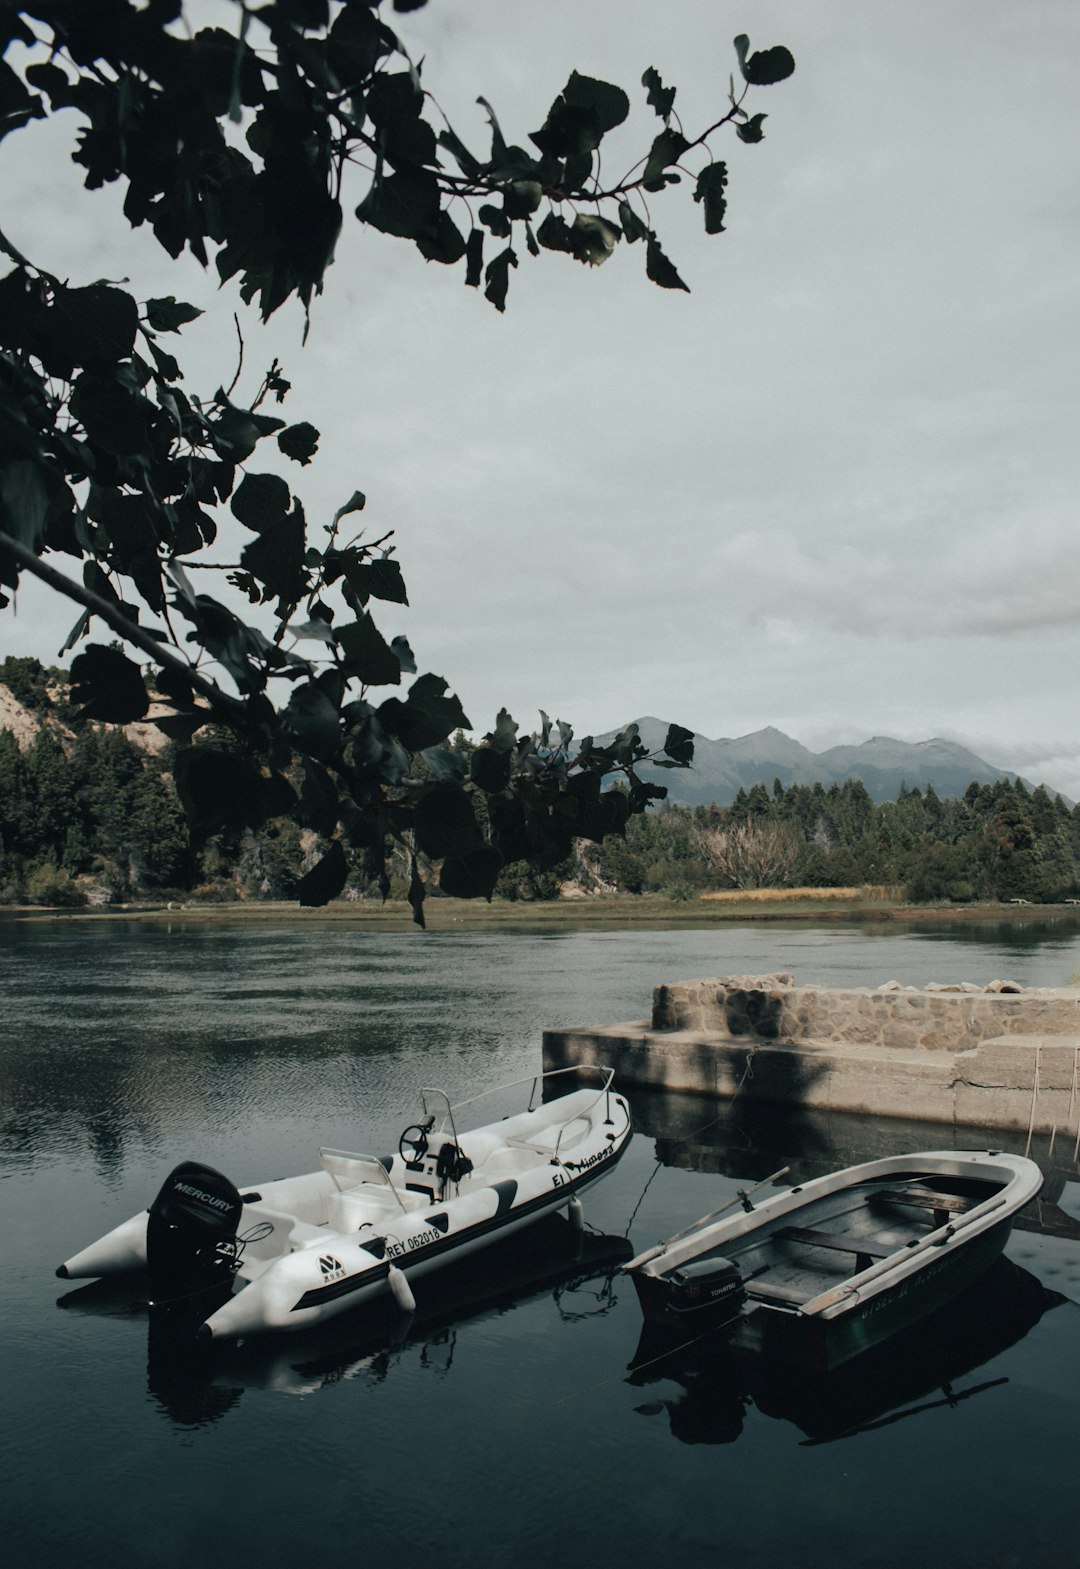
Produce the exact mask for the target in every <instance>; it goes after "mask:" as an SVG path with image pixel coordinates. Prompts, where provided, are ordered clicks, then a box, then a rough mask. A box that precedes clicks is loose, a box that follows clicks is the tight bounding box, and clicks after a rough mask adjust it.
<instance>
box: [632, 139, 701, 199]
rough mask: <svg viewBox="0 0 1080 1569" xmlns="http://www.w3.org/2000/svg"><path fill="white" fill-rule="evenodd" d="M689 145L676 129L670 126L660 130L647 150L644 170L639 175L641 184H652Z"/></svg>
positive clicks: (676, 160) (675, 161) (647, 185)
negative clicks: (647, 154)
mask: <svg viewBox="0 0 1080 1569" xmlns="http://www.w3.org/2000/svg"><path fill="white" fill-rule="evenodd" d="M689 145H690V143H689V142H688V141H687V140H686V137H685V136H680V135H679V133H678V131H673V130H672V129H671V127H670V126H669V127H668V128H667V129H666V130H664V131H661V132H660V134H659V136H657V137H656V138H655V140H654V141H653V144H652V147H651V148H650V150H649V156H648V159H647V161H646V164H645V170H644V173H643V174H642V176H641V180H642V184H643V185H645V186H646V188H648V187H650V186H654V185H655V184H656V182H657V181H658V180H659V179H660V177H661V175H662V174H663V172H664V170H665V169H666V168H667V166H668V165H669V164H672V163H677V162H678V160H679V159H680V158H681V157H682V155H683V153H684V152H685V151H686V149H687V148H688V147H689Z"/></svg>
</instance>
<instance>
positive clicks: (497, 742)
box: [484, 708, 520, 860]
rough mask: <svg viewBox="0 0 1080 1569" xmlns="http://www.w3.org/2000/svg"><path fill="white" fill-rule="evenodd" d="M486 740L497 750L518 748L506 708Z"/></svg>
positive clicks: (500, 711)
mask: <svg viewBox="0 0 1080 1569" xmlns="http://www.w3.org/2000/svg"><path fill="white" fill-rule="evenodd" d="M484 741H485V742H486V744H487V745H488V746H493V747H494V748H495V750H496V751H497V752H512V751H514V750H515V749H516V747H517V725H516V724H515V723H514V721H513V720H512V719H511V717H510V715H509V714H508V713H507V712H506V709H505V708H500V709H499V714H498V718H497V719H496V720H495V728H494V730H492V731H491V733H490V735H486V736H485V737H484ZM512 859H513V860H519V859H520V857H519V856H513V857H512Z"/></svg>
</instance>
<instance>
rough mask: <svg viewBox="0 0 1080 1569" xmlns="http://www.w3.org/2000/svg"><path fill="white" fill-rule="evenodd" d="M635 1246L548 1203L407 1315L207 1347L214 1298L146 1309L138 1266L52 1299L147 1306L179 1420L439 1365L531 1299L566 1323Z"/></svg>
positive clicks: (591, 1314) (154, 1361) (605, 1304)
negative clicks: (259, 1397)
mask: <svg viewBox="0 0 1080 1569" xmlns="http://www.w3.org/2000/svg"><path fill="white" fill-rule="evenodd" d="M632 1253H633V1248H632V1246H631V1244H630V1243H629V1242H628V1241H627V1240H626V1238H625V1237H617V1236H604V1235H601V1234H599V1233H596V1232H590V1231H584V1232H581V1231H575V1230H574V1229H573V1228H572V1227H571V1226H570V1224H569V1223H568V1222H567V1221H566V1219H565V1218H564V1217H563V1216H561V1215H551V1216H547V1217H545V1219H543V1220H541V1221H538V1222H537V1223H536V1224H535V1225H533V1226H531V1227H529V1228H528V1230H527V1232H526V1234H525V1235H523V1236H520V1237H511V1238H508V1239H507V1240H506V1241H505V1242H503V1243H500V1244H498V1245H496V1246H495V1247H492V1248H490V1249H487V1250H485V1252H484V1253H483V1254H481V1255H479V1256H478V1257H476V1258H474V1259H469V1260H463V1261H462V1262H461V1263H458V1264H454V1265H450V1266H448V1267H447V1268H446V1269H443V1270H440V1271H439V1273H438V1275H437V1276H436V1277H434V1279H433V1281H432V1282H431V1284H429V1285H428V1287H427V1289H426V1290H425V1284H424V1282H419V1283H418V1284H417V1289H416V1295H417V1299H418V1305H417V1311H416V1312H415V1313H414V1314H412V1315H409V1316H407V1317H406V1316H403V1315H402V1314H401V1313H400V1312H399V1311H398V1310H396V1309H395V1308H394V1306H393V1305H392V1303H390V1302H389V1301H387V1302H386V1303H385V1304H381V1305H379V1306H377V1307H376V1308H374V1309H368V1310H365V1311H364V1312H362V1313H360V1314H356V1313H353V1314H346V1315H344V1316H343V1317H341V1318H339V1319H335V1320H332V1321H331V1322H330V1323H328V1324H325V1325H322V1326H319V1327H317V1328H315V1329H312V1330H310V1331H306V1332H305V1331H299V1332H297V1333H294V1334H289V1335H277V1336H269V1337H265V1338H260V1337H255V1338H253V1339H251V1340H248V1341H244V1342H240V1343H238V1344H237V1345H235V1346H209V1347H206V1346H204V1345H203V1344H202V1343H200V1342H198V1341H197V1340H196V1339H195V1338H194V1335H193V1329H194V1327H195V1326H196V1325H197V1324H198V1323H200V1322H201V1321H202V1319H203V1318H204V1317H205V1315H206V1312H207V1311H209V1310H210V1309H209V1308H208V1307H207V1305H206V1304H205V1303H200V1304H199V1306H198V1308H197V1310H196V1311H194V1312H189V1313H187V1314H184V1313H182V1312H173V1313H159V1312H153V1313H149V1312H148V1310H147V1303H146V1293H147V1291H148V1282H147V1280H146V1278H145V1277H138V1278H132V1277H129V1278H128V1279H127V1280H124V1281H117V1280H112V1281H104V1280H102V1281H93V1282H91V1284H89V1285H87V1286H81V1287H79V1288H78V1289H77V1290H75V1291H70V1292H67V1293H66V1294H65V1295H64V1296H62V1297H61V1298H60V1299H59V1300H58V1303H57V1306H58V1307H62V1308H64V1309H65V1310H67V1311H69V1312H77V1313H84V1314H87V1315H90V1316H92V1317H95V1318H107V1317H129V1316H132V1315H139V1314H146V1316H147V1320H148V1326H147V1387H148V1390H149V1393H150V1394H151V1396H152V1397H153V1399H154V1401H155V1403H156V1404H157V1406H158V1408H159V1409H160V1410H161V1411H162V1412H163V1413H164V1415H166V1416H167V1417H168V1418H169V1420H170V1421H171V1422H172V1423H174V1424H175V1425H176V1426H178V1427H183V1428H190V1427H202V1426H205V1425H206V1424H207V1423H211V1422H215V1421H218V1420H220V1419H221V1418H222V1417H224V1416H226V1415H227V1414H228V1413H229V1412H230V1411H231V1410H233V1409H234V1408H235V1407H236V1405H237V1404H238V1402H239V1401H240V1399H241V1396H242V1394H243V1393H244V1391H245V1390H249V1389H258V1390H266V1391H272V1392H274V1393H278V1394H291V1395H311V1394H315V1393H316V1392H318V1391H319V1390H321V1389H325V1388H327V1387H329V1386H331V1385H334V1384H339V1383H341V1382H343V1381H344V1380H351V1379H361V1380H365V1381H367V1382H368V1383H371V1384H380V1383H383V1382H384V1381H385V1380H386V1379H388V1378H389V1377H391V1376H392V1375H393V1374H395V1373H398V1374H400V1372H401V1370H402V1367H403V1364H406V1363H408V1364H410V1365H411V1366H413V1367H419V1368H420V1369H422V1370H425V1371H426V1372H428V1373H434V1374H436V1375H441V1376H446V1375H447V1374H448V1373H449V1372H450V1370H451V1368H452V1366H453V1361H454V1352H455V1348H456V1345H457V1334H458V1329H459V1328H460V1327H461V1326H463V1325H464V1324H465V1323H467V1322H469V1321H471V1320H474V1319H482V1318H494V1317H498V1316H499V1315H501V1314H503V1313H507V1312H509V1311H511V1310H512V1309H513V1308H515V1307H517V1306H520V1305H522V1304H524V1303H527V1302H529V1301H537V1300H539V1299H541V1298H544V1297H547V1298H550V1300H551V1301H552V1302H553V1303H554V1306H555V1308H556V1311H557V1314H558V1317H559V1320H560V1321H561V1322H562V1323H565V1324H573V1323H575V1322H580V1321H582V1320H584V1319H592V1318H596V1317H603V1316H605V1315H606V1314H607V1313H608V1312H610V1310H611V1309H612V1307H613V1306H614V1303H615V1291H614V1286H615V1282H616V1281H617V1280H618V1279H619V1278H620V1276H619V1266H620V1265H621V1264H623V1263H625V1262H626V1261H627V1260H628V1259H629V1258H630V1257H631V1256H632ZM212 1306H213V1304H210V1307H211V1308H212Z"/></svg>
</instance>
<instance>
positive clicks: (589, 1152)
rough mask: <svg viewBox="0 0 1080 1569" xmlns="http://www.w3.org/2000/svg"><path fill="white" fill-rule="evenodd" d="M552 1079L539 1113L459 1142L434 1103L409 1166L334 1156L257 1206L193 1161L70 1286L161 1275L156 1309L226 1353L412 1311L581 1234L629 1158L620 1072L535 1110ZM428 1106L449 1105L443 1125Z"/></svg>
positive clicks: (403, 1144)
mask: <svg viewBox="0 0 1080 1569" xmlns="http://www.w3.org/2000/svg"><path fill="white" fill-rule="evenodd" d="M558 1071H560V1072H562V1071H565V1070H558ZM551 1077H553V1075H543V1076H540V1075H538V1076H537V1077H536V1078H535V1079H533V1080H526V1081H521V1082H524V1083H531V1084H532V1091H533V1093H532V1094H531V1095H530V1097H529V1106H528V1108H527V1110H525V1111H523V1112H519V1113H517V1114H514V1115H511V1116H507V1117H504V1118H502V1119H501V1120H500V1121H498V1122H494V1123H489V1124H487V1125H484V1126H481V1127H478V1128H474V1129H473V1130H471V1131H469V1132H463V1133H462V1134H461V1135H460V1136H459V1134H458V1132H457V1130H456V1127H455V1121H454V1113H455V1111H457V1110H460V1109H461V1108H460V1107H459V1108H455V1107H451V1105H450V1103H449V1101H448V1100H447V1099H446V1097H445V1096H444V1095H443V1094H442V1092H441V1091H434V1090H428V1091H424V1092H423V1103H424V1109H425V1116H424V1118H423V1120H422V1121H421V1122H418V1123H414V1124H410V1126H409V1127H407V1128H406V1130H405V1132H404V1133H403V1134H402V1136H401V1139H400V1140H399V1147H398V1153H397V1154H396V1155H392V1156H391V1155H383V1156H372V1155H360V1154H351V1153H349V1152H347V1151H342V1150H330V1149H323V1150H321V1151H320V1162H321V1166H320V1169H319V1170H317V1171H313V1172H309V1173H306V1174H305V1175H302V1176H298V1177H287V1178H281V1179H275V1180H274V1181H272V1182H267V1183H263V1184H260V1185H258V1186H257V1187H255V1188H252V1189H249V1190H248V1191H246V1192H243V1193H241V1192H240V1191H239V1190H237V1189H236V1188H235V1187H233V1185H232V1184H231V1182H229V1180H228V1178H225V1177H222V1175H221V1174H220V1173H219V1172H214V1171H212V1170H211V1169H210V1168H209V1167H204V1166H200V1165H198V1164H196V1163H192V1162H185V1163H184V1164H183V1165H181V1166H178V1167H176V1168H175V1169H174V1170H173V1171H172V1172H171V1173H170V1174H169V1176H168V1178H167V1179H166V1181H165V1184H164V1186H163V1188H162V1190H161V1192H160V1194H159V1195H158V1199H157V1200H155V1203H154V1205H152V1206H151V1209H150V1211H149V1212H145V1211H144V1212H142V1213H140V1214H138V1215H135V1216H132V1217H131V1219H130V1220H128V1221H125V1222H124V1223H123V1224H122V1225H120V1226H118V1227H116V1228H114V1230H113V1231H111V1232H109V1233H108V1234H107V1235H106V1236H104V1237H101V1238H99V1239H98V1241H97V1242H95V1243H92V1244H91V1245H90V1246H89V1247H88V1248H84V1249H83V1250H82V1251H81V1252H80V1253H77V1254H75V1255H73V1256H72V1257H71V1258H69V1259H68V1260H66V1262H65V1263H64V1264H62V1265H61V1266H60V1268H59V1270H57V1274H58V1275H60V1276H61V1277H62V1278H64V1279H78V1278H87V1277H102V1276H108V1275H114V1274H118V1273H123V1272H129V1271H132V1270H141V1269H147V1268H148V1269H149V1274H150V1280H151V1290H152V1294H153V1300H152V1301H151V1303H150V1306H151V1308H153V1309H156V1310H157V1311H159V1312H162V1313H163V1312H172V1313H173V1314H174V1315H175V1316H176V1317H178V1318H179V1317H183V1318H184V1319H186V1320H187V1321H189V1322H190V1323H192V1324H193V1325H198V1326H199V1327H198V1334H199V1335H200V1337H201V1338H203V1339H212V1340H214V1339H228V1338H232V1339H237V1338H242V1337H246V1336H249V1335H254V1334H259V1333H263V1332H266V1331H292V1330H298V1329H304V1328H310V1327H312V1326H314V1325H318V1324H320V1323H323V1322H324V1321H326V1320H328V1319H331V1318H336V1317H338V1316H339V1315H342V1314H345V1313H349V1312H352V1311H354V1310H356V1309H358V1308H359V1309H362V1308H364V1307H368V1306H370V1305H372V1304H373V1303H376V1302H384V1301H386V1300H387V1299H388V1298H389V1297H393V1298H394V1300H395V1301H396V1302H397V1305H398V1306H399V1307H400V1308H401V1309H402V1310H403V1311H406V1312H411V1311H412V1310H413V1309H414V1307H415V1306H416V1299H415V1297H414V1295H413V1289H412V1283H413V1282H416V1281H422V1280H423V1279H424V1278H425V1277H427V1276H428V1275H430V1274H432V1273H434V1272H435V1271H436V1270H438V1269H441V1268H443V1267H444V1266H445V1265H446V1264H448V1263H449V1262H450V1261H452V1260H465V1259H468V1258H469V1257H471V1256H472V1255H474V1254H475V1253H477V1252H478V1251H480V1250H481V1249H484V1248H487V1247H489V1246H490V1245H491V1244H493V1243H494V1242H497V1241H499V1240H501V1239H502V1238H504V1237H510V1236H512V1235H514V1234H515V1233H517V1232H519V1231H521V1230H523V1229H524V1228H525V1227H527V1226H531V1225H533V1224H535V1223H536V1222H537V1221H539V1220H540V1219H542V1218H543V1217H544V1216H547V1215H555V1214H558V1213H559V1212H560V1211H563V1212H567V1213H568V1215H569V1217H570V1219H571V1222H572V1223H573V1224H575V1225H576V1226H577V1227H579V1228H580V1225H581V1208H580V1204H579V1200H578V1195H579V1194H580V1193H581V1192H583V1191H584V1190H585V1189H586V1188H588V1187H591V1186H592V1184H593V1183H595V1182H597V1181H599V1180H600V1179H601V1178H602V1177H604V1176H605V1175H606V1174H607V1173H608V1172H609V1171H610V1170H612V1169H613V1167H614V1166H615V1165H616V1164H617V1162H618V1161H619V1159H620V1158H621V1156H622V1155H623V1153H624V1151H625V1149H626V1147H627V1145H628V1144H629V1142H630V1139H631V1136H632V1121H631V1116H630V1108H629V1106H628V1105H627V1103H626V1101H625V1100H624V1099H623V1098H622V1096H620V1095H617V1094H615V1093H614V1092H613V1091H612V1090H611V1087H610V1086H611V1075H610V1071H608V1070H605V1078H604V1083H603V1087H602V1088H601V1089H600V1091H599V1092H597V1091H595V1090H594V1089H576V1090H573V1091H571V1092H570V1093H569V1094H567V1095H564V1096H561V1097H559V1098H557V1099H554V1100H543V1101H541V1103H540V1104H539V1105H535V1106H534V1105H533V1101H534V1099H535V1097H536V1092H537V1089H538V1086H539V1085H540V1084H541V1082H543V1083H544V1088H545V1089H546V1088H547V1087H548V1085H547V1080H548V1079H550V1078H551ZM502 1088H503V1089H506V1088H513V1086H504V1087H502ZM486 1093H501V1091H500V1092H486ZM428 1097H430V1098H432V1099H434V1100H435V1101H436V1104H437V1105H441V1106H442V1111H443V1122H442V1125H441V1126H439V1127H436V1126H435V1123H436V1117H435V1116H434V1115H430V1114H427V1108H428ZM482 1098H483V1097H482V1096H481V1097H474V1099H482ZM463 1104H464V1105H471V1104H472V1102H465V1103H463ZM155 1244H156V1245H155ZM155 1258H156V1260H157V1265H156V1267H155ZM223 1287H224V1290H223V1289H222V1288H223ZM230 1287H231V1289H230Z"/></svg>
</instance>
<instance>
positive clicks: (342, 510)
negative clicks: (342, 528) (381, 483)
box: [334, 490, 367, 523]
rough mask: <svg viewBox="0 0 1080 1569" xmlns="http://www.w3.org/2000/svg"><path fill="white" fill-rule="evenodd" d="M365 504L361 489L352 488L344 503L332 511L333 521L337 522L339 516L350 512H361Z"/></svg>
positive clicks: (341, 516)
mask: <svg viewBox="0 0 1080 1569" xmlns="http://www.w3.org/2000/svg"><path fill="white" fill-rule="evenodd" d="M366 506H367V497H366V496H365V495H364V493H363V491H362V490H354V491H353V493H352V495H351V496H350V497H349V499H348V501H347V502H346V503H345V505H344V506H343V507H338V509H337V511H336V512H335V513H334V522H335V523H337V522H338V521H339V520H340V519H341V518H343V517H345V516H346V515H347V514H348V513H350V512H363V510H364V508H365V507H366Z"/></svg>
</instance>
